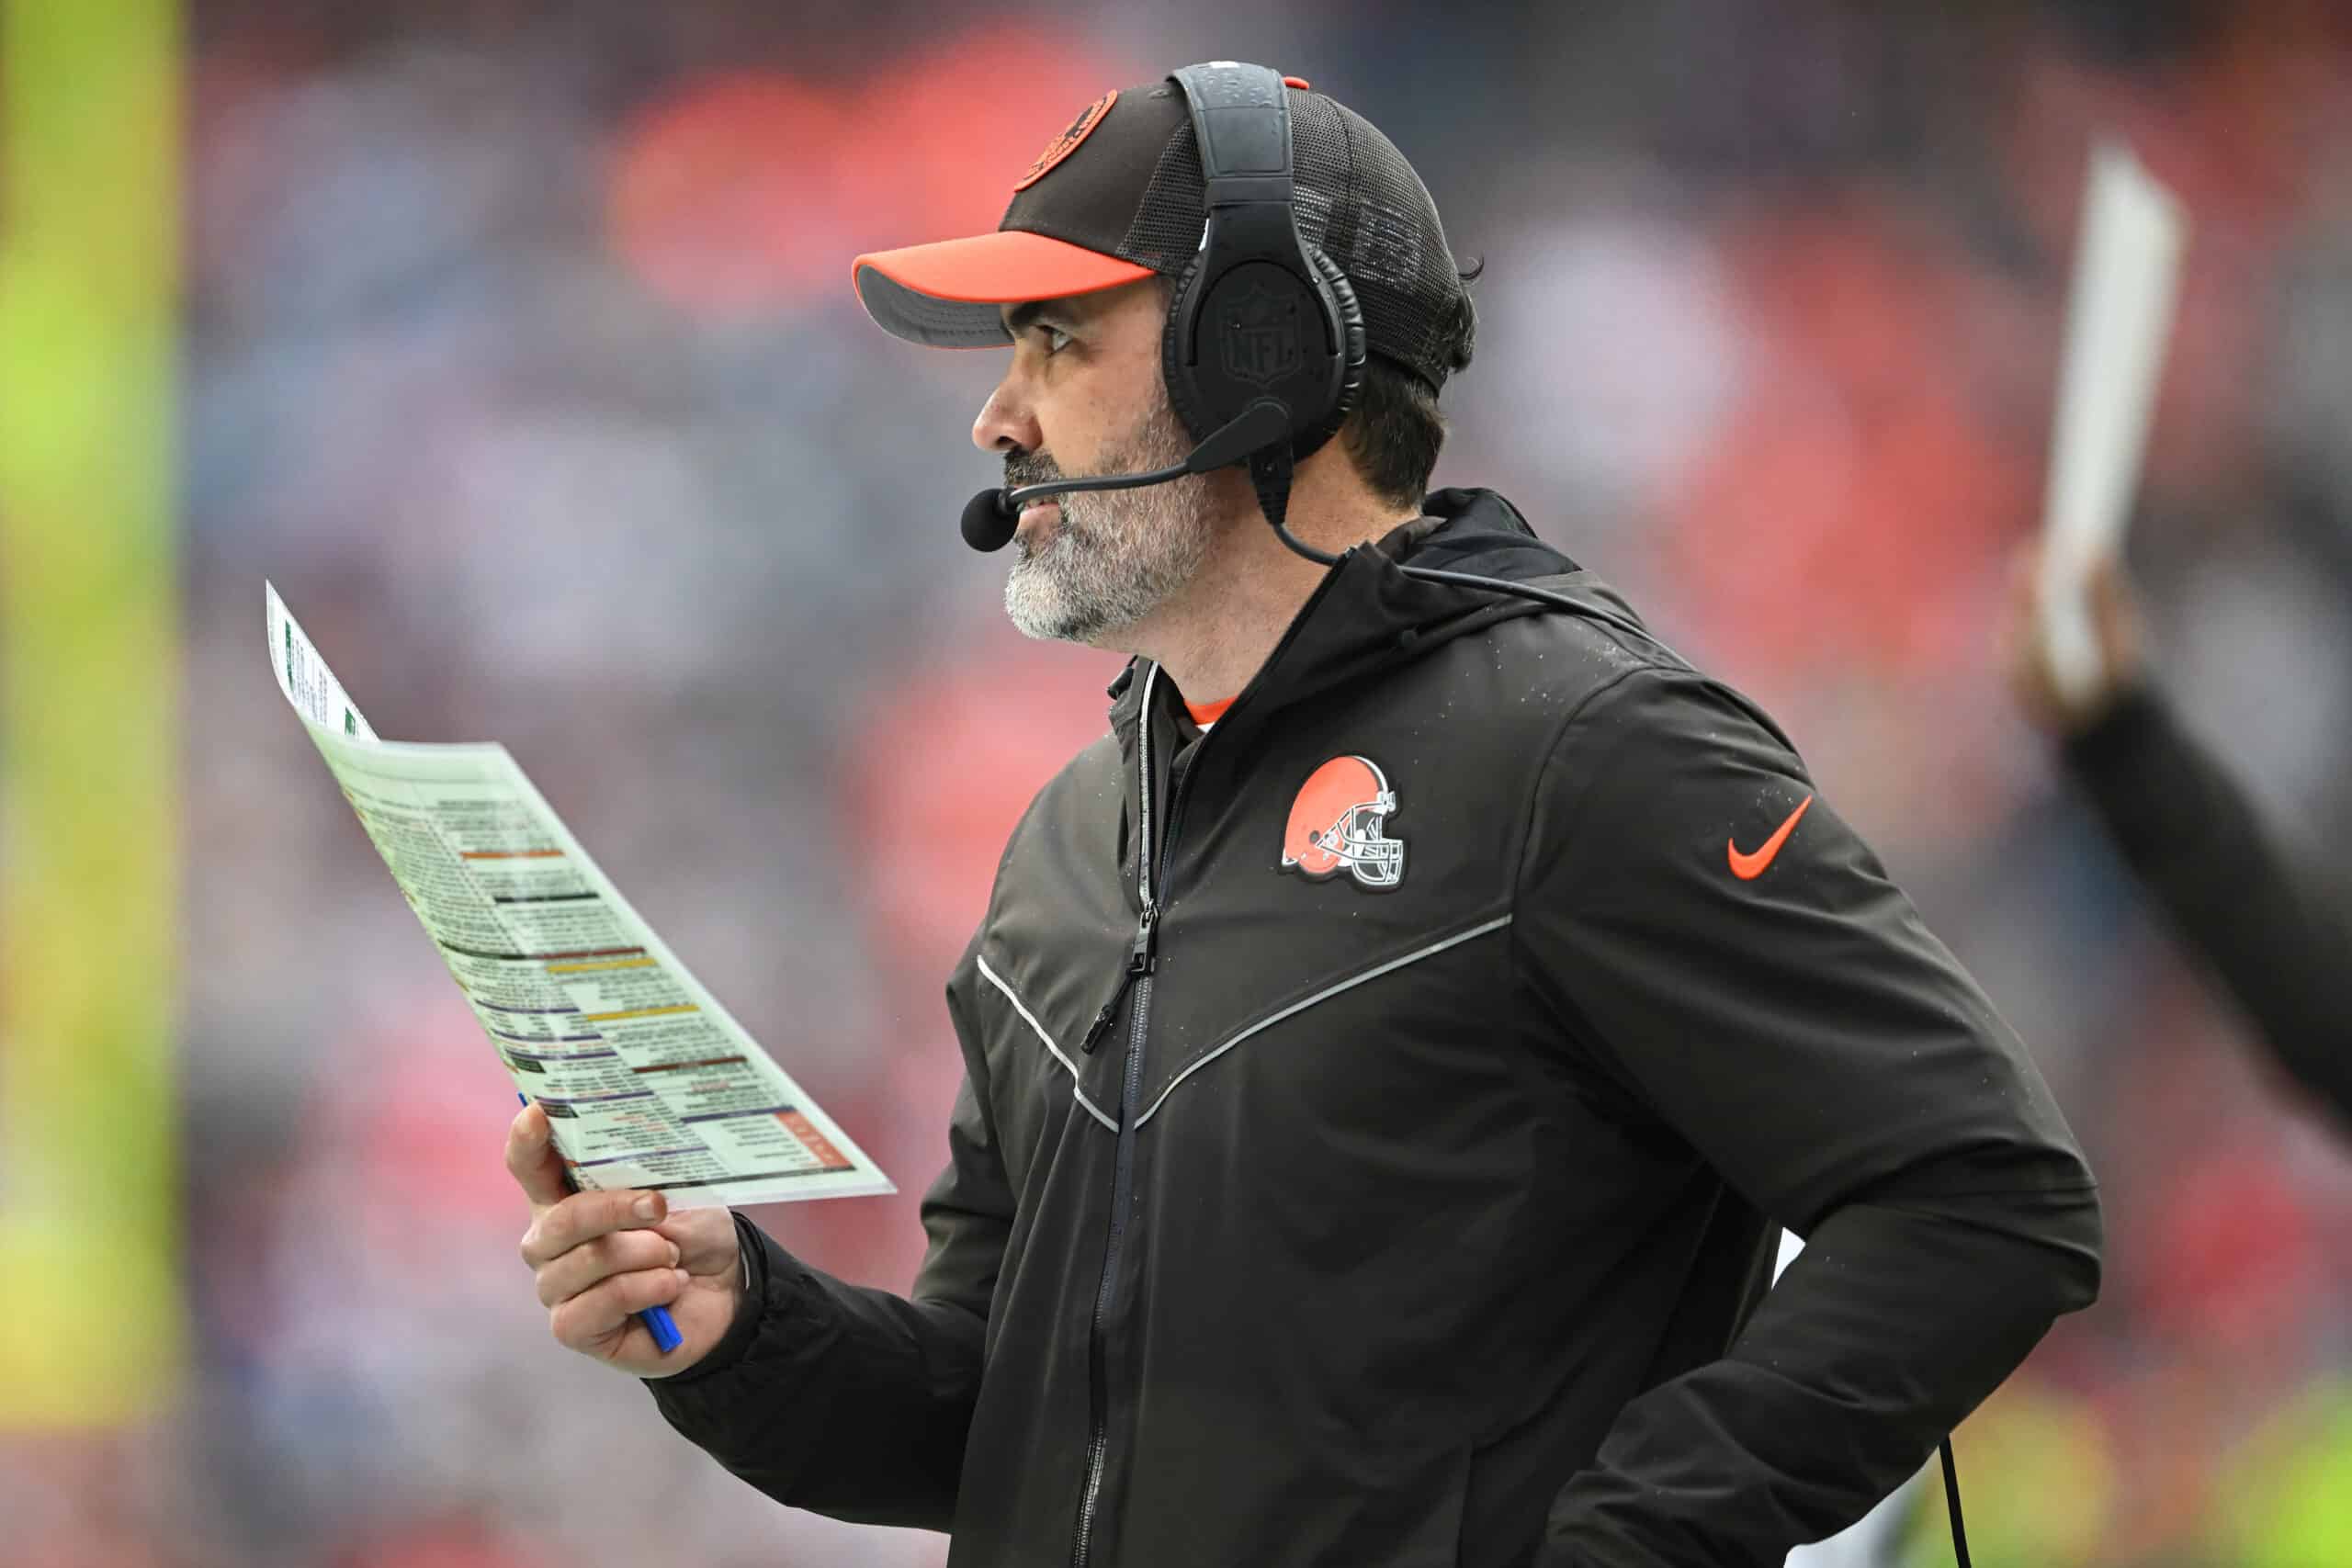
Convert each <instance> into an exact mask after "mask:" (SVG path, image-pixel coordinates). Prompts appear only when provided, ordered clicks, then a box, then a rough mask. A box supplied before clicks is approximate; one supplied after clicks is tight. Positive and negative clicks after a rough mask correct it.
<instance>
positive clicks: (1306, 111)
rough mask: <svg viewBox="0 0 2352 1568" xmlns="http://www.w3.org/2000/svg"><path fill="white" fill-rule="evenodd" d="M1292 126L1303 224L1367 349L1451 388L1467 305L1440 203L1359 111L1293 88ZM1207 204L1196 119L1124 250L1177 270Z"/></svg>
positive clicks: (1172, 148)
mask: <svg viewBox="0 0 2352 1568" xmlns="http://www.w3.org/2000/svg"><path fill="white" fill-rule="evenodd" d="M1169 90H1170V91H1171V92H1172V91H1174V90H1175V89H1174V88H1172V87H1171V88H1170V89H1169ZM1290 123H1291V147H1292V162H1293V164H1294V167H1295V194H1294V196H1293V198H1292V206H1293V207H1294V208H1295V209H1296V210H1297V213H1298V230H1299V232H1300V233H1301V234H1303V235H1304V236H1306V242H1307V243H1309V244H1312V245H1316V246H1318V247H1320V248H1321V249H1322V250H1323V252H1324V253H1325V254H1328V255H1329V257H1330V258H1331V259H1332V260H1333V261H1335V262H1337V263H1339V264H1340V270H1341V271H1342V272H1345V273H1346V274H1347V275H1348V281H1349V282H1350V283H1351V284H1353V285H1354V286H1355V291H1356V299H1357V300H1358V302H1359V303H1361V304H1362V305H1363V324H1364V338H1365V344H1366V346H1367V347H1369V348H1370V349H1371V351H1372V352H1373V353H1374V354H1378V355H1385V356H1387V357H1388V358H1390V359H1394V360H1397V361H1398V362H1400V363H1402V364H1404V365H1406V366H1408V367H1411V368H1412V369H1413V370H1415V371H1417V372H1419V374H1420V375H1421V376H1422V377H1423V378H1425V379H1427V380H1428V381H1429V382H1430V385H1432V386H1442V385H1443V384H1444V382H1445V378H1446V377H1447V376H1448V375H1449V374H1450V373H1451V372H1452V371H1453V365H1452V364H1451V363H1449V360H1448V355H1449V354H1450V352H1451V350H1450V349H1449V348H1448V346H1447V343H1448V340H1449V338H1451V337H1452V336H1453V333H1454V327H1455V323H1456V321H1458V320H1459V319H1460V318H1461V317H1463V316H1464V315H1466V314H1467V312H1468V310H1469V308H1470V307H1469V300H1468V297H1467V295H1466V294H1465V293H1464V289H1463V287H1462V279H1461V277H1460V276H1459V275H1458V274H1457V273H1456V271H1455V270H1454V265H1453V252H1452V251H1451V250H1449V249H1448V248H1447V247H1446V243H1445V231H1444V229H1443V228H1442V226H1441V225H1440V224H1439V222H1438V215H1437V205H1436V203H1434V202H1432V201H1431V200H1430V193H1429V191H1428V190H1427V188H1426V187H1424V186H1422V184H1421V181H1420V176H1419V175H1416V174H1415V173H1413V168H1412V165H1411V164H1408V163H1406V162H1405V158H1404V154H1402V153H1400V152H1397V149H1396V147H1395V146H1394V145H1393V144H1392V143H1391V142H1390V141H1389V140H1388V139H1387V138H1386V137H1385V136H1383V135H1382V134H1381V133H1380V132H1379V131H1378V130H1375V129H1374V127H1373V125H1372V123H1371V122H1370V121H1369V120H1367V119H1365V118H1363V116H1362V115H1359V114H1357V113H1356V112H1355V111H1354V110H1353V109H1351V108H1348V107H1345V106H1343V105H1341V104H1338V103H1335V102H1333V101H1332V100H1331V99H1329V98H1327V97H1325V96H1323V95H1322V94H1320V93H1302V92H1299V91H1297V90H1295V89H1293V90H1292V92H1291V94H1290ZM1206 212H1207V200H1206V193H1205V188H1204V184H1203V181H1202V178H1201V154H1200V148H1199V145H1198V143H1197V141H1196V140H1195V139H1194V137H1193V127H1192V123H1191V122H1190V121H1189V120H1187V121H1186V122H1185V123H1184V124H1183V125H1182V126H1181V127H1179V128H1178V130H1177V131H1176V134H1175V135H1174V136H1172V137H1170V139H1169V142H1168V145H1167V146H1166V147H1164V148H1162V149H1161V150H1160V154H1159V164H1158V166H1157V167H1156V168H1154V169H1153V171H1152V175H1151V183H1150V184H1149V185H1148V186H1146V187H1145V190H1144V196H1143V201H1142V203H1141V205H1139V206H1138V207H1137V208H1136V216H1135V221H1134V222H1133V223H1131V224H1129V225H1128V228H1127V232H1126V236H1125V240H1124V241H1123V242H1122V243H1121V244H1120V246H1119V254H1121V255H1123V256H1125V257H1126V258H1127V259H1128V260H1130V261H1133V262H1136V263H1139V264H1140V265H1144V266H1148V267H1150V268H1151V269H1152V270H1153V271H1155V272H1160V273H1165V274H1167V275H1168V276H1171V277H1172V276H1176V275H1177V274H1179V273H1182V271H1183V270H1184V266H1185V264H1186V263H1188V262H1190V261H1191V260H1192V258H1193V252H1194V251H1196V250H1197V249H1198V248H1199V246H1200V242H1201V225H1202V223H1203V221H1204V216H1205V214H1206Z"/></svg>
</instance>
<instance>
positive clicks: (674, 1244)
mask: <svg viewBox="0 0 2352 1568" xmlns="http://www.w3.org/2000/svg"><path fill="white" fill-rule="evenodd" d="M506 1168H507V1170H508V1171H509V1172H511V1173H512V1174H513V1176H514V1178H515V1181H516V1182H518V1183H519V1184H520V1185H521V1186H522V1189H523V1195H524V1196H525V1197H526V1198H528V1199H529V1200H530V1201H531V1228H530V1229H529V1230H526V1231H525V1232H524V1233H523V1261H524V1262H525V1263H526V1264H528V1265H530V1268H531V1271H532V1274H533V1276H534V1277H535V1278H536V1279H537V1280H538V1285H539V1304H540V1305H541V1306H544V1307H546V1308H547V1309H548V1330H549V1331H550V1332H551V1333H553V1334H554V1335H555V1337H556V1342H557V1343H558V1344H560V1345H564V1346H567V1347H569V1348H571V1349H574V1350H577V1351H579V1352H580V1353H581V1354H582V1355H583V1356H594V1358H595V1359H598V1360H600V1361H603V1362H605V1363H606V1364H607V1365H609V1366H613V1367H617V1368H618V1369H620V1370H621V1371H625V1372H629V1373H633V1374H635V1375H636V1376H638V1377H641V1378H660V1377H668V1376H670V1375H672V1374H673V1373H676V1372H683V1371H685V1370H686V1369H687V1368H688V1367H691V1366H693V1365H694V1364H695V1362H696V1361H699V1360H701V1359H703V1358H704V1357H705V1356H707V1355H708V1354H710V1349H711V1347H712V1346H714V1345H716V1344H718V1341H719V1339H720V1337H722V1336H724V1335H725V1334H726V1332H727V1329H728V1325H730V1324H732V1323H733V1322H734V1321H735V1309H736V1304H737V1303H738V1301H739V1300H740V1299H741V1293H742V1278H743V1269H742V1261H741V1247H740V1246H739V1245H738V1243H737V1240H736V1235H735V1216H734V1215H733V1214H732V1213H729V1212H728V1211H727V1210H725V1209H684V1210H681V1211H680V1212H679V1213H675V1214H673V1213H670V1212H669V1204H668V1203H667V1202H665V1201H663V1200H662V1195H661V1194H660V1193H659V1192H574V1191H572V1190H571V1186H570V1184H569V1183H568V1182H566V1181H565V1179H564V1175H563V1160H562V1157H561V1156H559V1155H558V1154H557V1153H556V1149H555V1145H554V1143H553V1141H552V1140H551V1139H549V1138H548V1117H547V1112H546V1111H542V1110H540V1109H539V1108H538V1107H537V1106H536V1105H530V1106H526V1107H525V1108H524V1109H523V1112H522V1114H521V1115H519V1116H517V1117H515V1122H514V1125H513V1126H511V1127H509V1128H508V1129H507V1130H506ZM650 1306H666V1307H668V1308H669V1309H670V1316H671V1317H672V1319H673V1320H674V1321H675V1322H676V1324H677V1325H678V1335H679V1337H680V1338H681V1339H682V1340H683V1341H684V1342H683V1343H682V1344H680V1345H679V1347H678V1348H676V1349H674V1350H673V1351H671V1352H670V1353H669V1354H668V1355H666V1356H665V1355H663V1354H662V1351H661V1348H659V1347H658V1346H656V1345H655V1344H654V1343H653V1336H652V1334H651V1333H650V1332H649V1331H648V1330H647V1328H646V1326H645V1325H643V1324H641V1323H639V1322H638V1320H637V1317H636V1315H635V1314H638V1313H640V1312H643V1311H644V1310H645V1309H646V1308H647V1307H650Z"/></svg>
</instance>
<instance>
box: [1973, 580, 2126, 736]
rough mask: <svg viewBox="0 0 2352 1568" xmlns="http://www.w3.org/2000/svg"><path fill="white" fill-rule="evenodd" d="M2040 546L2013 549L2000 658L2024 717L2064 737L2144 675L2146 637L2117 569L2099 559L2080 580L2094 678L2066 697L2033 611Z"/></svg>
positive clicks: (2083, 727)
mask: <svg viewBox="0 0 2352 1568" xmlns="http://www.w3.org/2000/svg"><path fill="white" fill-rule="evenodd" d="M2040 577H2041V546H2040V545H2039V544H2029V545H2027V546H2026V547H2023V548H2022V549H2020V550H2019V551H2018V556H2017V561H2016V565H2015V566H2014V568H2013V569H2012V570H2011V571H2010V574H2009V613H2008V619H2007V622H2006V623H2005V625H2004V626H2003V627H2002V636H2001V661H2002V663H2003V664H2005V665H2006V666H2007V669H2008V676H2009V691H2010V693H2011V694H2013V695H2015V696H2016V698H2017V700H2018V706H2019V707H2021V708H2023V709H2024V710H2025V714H2026V716H2027V717H2028V718H2030V719H2031V720H2032V721H2033V722H2034V723H2035V724H2036V725H2037V726H2039V727H2040V728H2042V729H2045V730H2047V731H2049V732H2050V733H2051V734H2052V735H2055V736H2058V737H2060V738H2061V739H2064V737H2067V736H2070V735H2079V734H2081V733H2082V732H2083V731H2084V730H2086V729H2088V728H2090V727H2091V726H2092V725H2094V724H2096V723H2097V722H2098V720H2099V719H2100V718H2101V717H2103V716H2105V715H2106V713H2107V710H2108V709H2109V708H2111V707H2113V706H2114V705H2115V702H2116V699H2117V698H2119V697H2120V696H2122V695H2123V694H2125V693H2126V692H2129V691H2131V689H2132V688H2133V687H2135V686H2137V685H2138V684H2139V683H2140V682H2141V681H2142V680H2143V678H2145V676H2146V673H2147V669H2146V665H2147V653H2146V646H2147V636H2146V633H2145V632H2144V630H2143V628H2142V625H2141V621H2140V610H2139V606H2138V605H2137V604H2135V603H2134V602H2133V601H2132V598H2131V590H2130V589H2129V588H2127V587H2125V586H2124V583H2123V574H2122V573H2121V572H2120V570H2117V568H2116V564H2115V561H2114V559H2113V558H2102V559H2100V560H2099V561H2098V562H2097V563H2096V564H2095V565H2093V567H2092V568H2091V572H2090V580H2089V582H2088V584H2087V592H2088V593H2089V595H2090V613H2091V631H2092V635H2093V636H2095V637H2097V638H2098V662H2099V678H2098V684H2097V685H2096V686H2094V687H2093V688H2092V689H2091V691H2090V692H2089V693H2087V694H2085V695H2084V696H2083V697H2082V698H2081V699H2080V700H2073V699H2070V698H2069V697H2067V695H2066V694H2065V693H2064V691H2063V690H2062V689H2061V687H2060V686H2059V683H2058V676H2057V671H2056V670H2055V669H2054V668H2053V667H2052V660H2051V654H2050V641H2049V637H2048V635H2047V633H2046V631H2045V629H2044V626H2043V624H2042V619H2041V603H2040V592H2039V579H2040Z"/></svg>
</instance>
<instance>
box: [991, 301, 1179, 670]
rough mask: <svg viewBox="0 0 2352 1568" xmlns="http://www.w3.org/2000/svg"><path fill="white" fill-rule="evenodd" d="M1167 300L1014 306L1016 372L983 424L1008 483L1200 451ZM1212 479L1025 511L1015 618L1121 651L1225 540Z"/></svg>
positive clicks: (1173, 459)
mask: <svg viewBox="0 0 2352 1568" xmlns="http://www.w3.org/2000/svg"><path fill="white" fill-rule="evenodd" d="M1165 299H1166V295H1165V292H1164V289H1163V286H1162V285H1161V284H1160V283H1159V281H1158V280H1157V279H1152V278H1147V279H1145V280H1144V281H1142V282H1140V283H1133V284H1128V285H1126V286H1125V287H1124V288H1112V289H1105V290H1103V292H1101V293H1098V294H1084V295H1079V296H1076V297H1074V298H1071V299H1055V300H1047V301H1046V302H1044V303H1042V304H1037V305H1016V306H1009V307H1007V308H1006V310H1005V322H1006V325H1007V326H1008V327H1009V328H1011V329H1012V335H1013V346H1012V367H1011V368H1010V369H1009V370H1008V371H1007V372H1006V374H1005V378H1004V379H1003V380H1002V381H1001V382H1000V383H999V384H998V386H997V389H996V390H995V391H994V392H993V393H991V394H990V395H989V400H988V402H987V403H986V404H985V405H983V406H982V408H981V410H980V415H979V418H978V420H976V421H974V422H973V425H972V439H973V442H974V443H975V444H976V445H978V446H979V447H980V449H981V450H982V451H986V452H994V453H997V454H998V455H1000V456H1001V457H1003V458H1004V478H1005V483H1007V484H1008V485H1023V484H1036V483H1039V482H1041V481H1044V480H1046V479H1061V478H1065V477H1070V478H1084V477H1086V476H1089V475H1093V474H1116V473H1129V472H1133V471H1135V470H1137V469H1142V468H1165V467H1167V466H1168V465H1170V464H1171V463H1177V462H1181V461H1182V460H1183V458H1184V457H1185V456H1186V455H1187V454H1188V453H1190V452H1191V450H1192V442H1191V439H1190V438H1189V437H1188V436H1187V435H1186V434H1185V432H1184V428H1183V424H1182V421H1180V420H1179V419H1178V418H1177V417H1176V412H1175V411H1174V410H1173V409H1172V408H1171V407H1170V406H1169V402H1168V390H1167V386H1166V384H1165V383H1164V382H1163V381H1162V379H1161V377H1160V368H1159V336H1160V325H1161V321H1162V319H1163V314H1164V311H1165V309H1166V307H1165ZM1213 518H1214V508H1213V505H1212V502H1211V499H1210V492H1209V481H1208V480H1207V479H1204V478H1201V477H1197V476H1195V477H1191V478H1186V479H1176V480H1173V481H1171V482H1170V483H1168V484H1162V485H1149V486H1147V487H1145V488H1143V489H1140V490H1132V491H1098V492H1094V493H1080V494H1076V495H1065V496H1060V497H1057V498H1056V499H1055V500H1053V501H1046V502H1039V503H1038V504H1036V505H1035V506H1031V507H1028V508H1026V509H1024V510H1023V513H1021V518H1020V524H1019V527H1018V531H1017V532H1016V533H1015V534H1014V535H1013V548H1014V551H1015V557H1014V559H1013V563H1012V572H1011V574H1010V575H1009V576H1008V577H1007V578H1006V580H1005V584H1004V608H1005V613H1006V614H1007V615H1010V616H1011V617H1012V624H1013V625H1014V626H1018V627H1019V628H1020V629H1021V630H1022V631H1023V633H1024V634H1026V635H1027V636H1030V637H1051V638H1059V639H1061V640H1064V641H1069V642H1084V643H1093V644H1096V645H1098V646H1115V644H1116V643H1117V641H1118V639H1119V637H1120V634H1121V633H1123V632H1125V630H1127V629H1128V628H1129V627H1131V626H1134V625H1135V624H1136V622H1138V621H1140V620H1142V619H1143V618H1144V617H1145V616H1146V615H1149V614H1151V612H1152V611H1154V610H1156V609H1158V608H1159V606H1160V605H1161V604H1165V603H1166V602H1167V601H1168V599H1169V598H1170V596H1171V595H1173V594H1174V593H1176V592H1178V591H1179V590H1180V589H1182V587H1183V586H1184V585H1185V584H1186V583H1187V582H1189V581H1192V579H1193V575H1194V574H1195V573H1196V572H1198V571H1199V570H1200V568H1201V563H1202V562H1203V561H1204V559H1205V558H1206V557H1207V555H1208V548H1209V542H1210V539H1211V536H1212V534H1213V532H1214V522H1213Z"/></svg>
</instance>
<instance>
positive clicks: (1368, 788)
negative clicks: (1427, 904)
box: [1283, 757, 1405, 889]
mask: <svg viewBox="0 0 2352 1568" xmlns="http://www.w3.org/2000/svg"><path fill="white" fill-rule="evenodd" d="M1396 812H1397V792H1396V791H1395V790H1393V789H1390V788H1389V787H1388V778H1387V775H1386V774H1385V773H1382V772H1381V771H1380V769H1379V767H1378V765H1377V764H1375V763H1374V761H1372V759H1370V758H1369V757H1334V758H1332V759H1331V760H1330V761H1328V762H1326V763H1324V764H1323V765H1322V766H1321V767H1319V768H1317V769H1316V770H1315V771H1314V772H1313V773H1309V774H1308V775H1307V776H1306V783H1305V784H1301V785H1299V787H1298V798H1297V799H1295V800H1294V801H1292V802H1291V806H1290V820H1289V822H1288V823H1286V824H1285V825H1284V826H1283V870H1284V871H1295V872H1297V873H1298V874H1300V875H1302V876H1304V877H1306V879H1307V880H1308V881H1310V882H1321V881H1323V880H1324V879H1326V878H1327V877H1330V876H1335V875H1337V874H1339V873H1340V872H1342V871H1346V872H1350V873H1351V874H1353V875H1354V876H1355V879H1356V881H1357V882H1359V883H1360V884H1362V885H1363V886H1366V887H1375V888H1383V889H1385V888H1390V887H1394V886H1397V884H1398V883H1399V882H1402V881H1403V880H1404V879H1405V845H1404V842H1403V840H1398V839H1392V838H1390V837H1389V836H1388V834H1387V833H1386V832H1385V831H1384V830H1383V829H1384V828H1385V826H1386V823H1387V820H1388V818H1390V817H1392V816H1394V815H1396Z"/></svg>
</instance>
